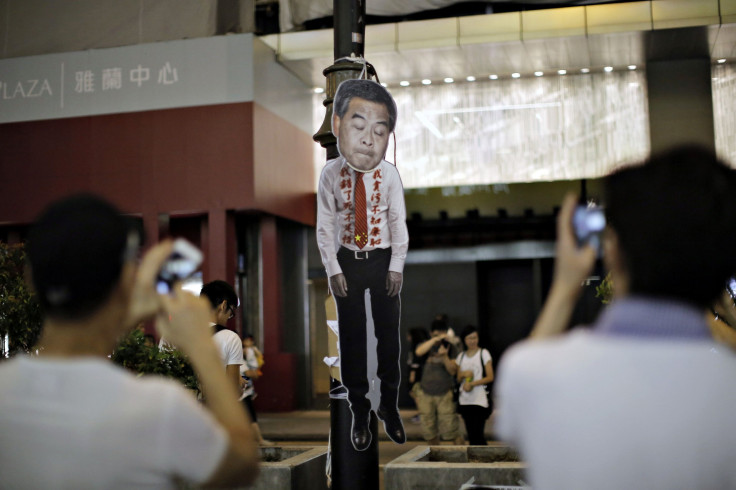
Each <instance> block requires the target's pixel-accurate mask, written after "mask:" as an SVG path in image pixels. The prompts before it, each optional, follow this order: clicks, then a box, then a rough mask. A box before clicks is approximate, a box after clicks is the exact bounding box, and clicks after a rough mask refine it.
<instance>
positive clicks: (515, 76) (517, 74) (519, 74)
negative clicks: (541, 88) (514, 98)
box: [511, 73, 521, 78]
mask: <svg viewBox="0 0 736 490" xmlns="http://www.w3.org/2000/svg"><path fill="white" fill-rule="evenodd" d="M511 78H521V73H512V74H511Z"/></svg>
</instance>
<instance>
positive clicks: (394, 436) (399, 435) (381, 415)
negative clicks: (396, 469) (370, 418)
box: [376, 407, 406, 444]
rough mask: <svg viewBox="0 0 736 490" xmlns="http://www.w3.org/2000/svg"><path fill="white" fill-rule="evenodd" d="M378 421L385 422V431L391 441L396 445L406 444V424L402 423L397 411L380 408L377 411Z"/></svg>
mask: <svg viewBox="0 0 736 490" xmlns="http://www.w3.org/2000/svg"><path fill="white" fill-rule="evenodd" d="M376 415H377V416H378V419H379V420H381V421H383V430H384V431H386V435H387V436H388V438H389V439H391V440H392V441H394V442H395V443H396V444H404V443H405V442H406V433H405V432H404V424H403V423H402V422H401V416H400V415H399V412H398V411H397V410H387V409H385V408H383V407H378V410H377V411H376Z"/></svg>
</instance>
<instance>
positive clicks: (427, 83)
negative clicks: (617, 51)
mask: <svg viewBox="0 0 736 490" xmlns="http://www.w3.org/2000/svg"><path fill="white" fill-rule="evenodd" d="M422 85H432V80H430V79H429V78H425V79H424V80H422Z"/></svg>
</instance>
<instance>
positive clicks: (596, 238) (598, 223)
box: [572, 204, 606, 250]
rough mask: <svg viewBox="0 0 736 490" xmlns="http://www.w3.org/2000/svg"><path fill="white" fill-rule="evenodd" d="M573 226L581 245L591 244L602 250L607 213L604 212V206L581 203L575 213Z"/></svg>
mask: <svg viewBox="0 0 736 490" xmlns="http://www.w3.org/2000/svg"><path fill="white" fill-rule="evenodd" d="M572 227H573V230H575V238H577V241H578V246H579V247H583V246H585V245H591V246H592V247H593V248H595V249H596V250H600V247H601V233H603V229H604V228H605V227H606V215H605V214H604V213H603V208H601V207H600V206H595V205H592V204H590V205H584V204H581V205H580V206H578V207H577V208H576V209H575V214H573V217H572Z"/></svg>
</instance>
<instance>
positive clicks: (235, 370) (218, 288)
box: [199, 280, 244, 396]
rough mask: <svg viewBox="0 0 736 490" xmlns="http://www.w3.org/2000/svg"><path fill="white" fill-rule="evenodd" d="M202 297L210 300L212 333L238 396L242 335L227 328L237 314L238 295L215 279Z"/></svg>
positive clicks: (208, 284)
mask: <svg viewBox="0 0 736 490" xmlns="http://www.w3.org/2000/svg"><path fill="white" fill-rule="evenodd" d="M199 296H200V297H203V298H207V299H208V300H209V302H210V321H209V324H210V326H211V333H212V334H213V339H214V341H215V345H217V349H218V350H219V352H220V359H221V360H222V364H223V366H225V375H226V376H227V378H228V379H229V380H230V383H231V384H232V386H233V388H234V389H235V391H236V393H238V396H240V392H241V378H240V366H242V365H243V363H244V361H243V348H242V344H241V341H240V336H239V335H238V334H237V333H235V332H233V331H232V330H230V329H228V328H227V326H226V325H227V322H228V320H230V319H231V318H233V317H234V316H235V310H236V309H237V308H238V295H237V294H236V293H235V289H233V287H232V286H231V285H230V284H228V283H227V282H225V281H221V280H215V281H212V282H208V283H207V284H205V285H204V286H202V290H201V291H200V293H199Z"/></svg>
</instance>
